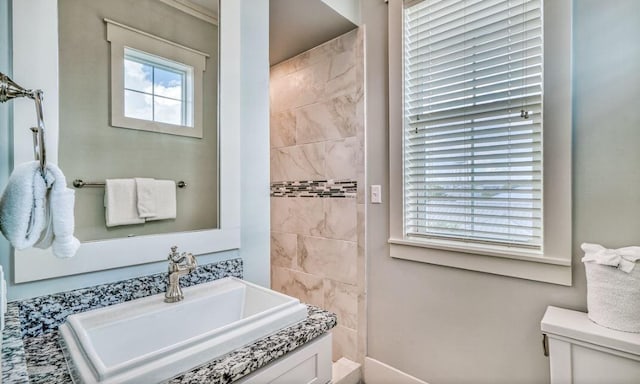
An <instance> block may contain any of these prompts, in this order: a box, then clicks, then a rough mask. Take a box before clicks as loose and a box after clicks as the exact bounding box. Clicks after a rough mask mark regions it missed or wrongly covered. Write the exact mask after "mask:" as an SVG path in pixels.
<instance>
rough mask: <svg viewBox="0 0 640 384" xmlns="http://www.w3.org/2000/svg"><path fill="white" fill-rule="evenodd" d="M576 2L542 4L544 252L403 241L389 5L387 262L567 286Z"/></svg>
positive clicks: (399, 96) (396, 61) (398, 59)
mask: <svg viewBox="0 0 640 384" xmlns="http://www.w3.org/2000/svg"><path fill="white" fill-rule="evenodd" d="M571 15H572V5H571V0H553V1H552V0H543V16H542V18H543V20H544V31H543V36H544V58H543V60H544V62H543V72H544V80H543V89H544V96H543V116H544V123H543V124H544V128H543V130H544V152H543V164H544V166H545V167H544V171H543V172H544V176H543V177H544V180H543V194H544V195H543V212H544V218H543V220H544V223H543V239H544V240H543V242H544V243H543V250H542V252H540V251H535V252H534V251H531V252H528V251H526V250H522V249H520V250H514V249H510V248H509V247H499V246H491V245H486V246H484V245H479V244H476V245H473V246H471V245H467V244H464V243H461V242H451V241H438V240H424V241H422V240H419V239H415V238H409V237H407V236H406V235H405V233H404V210H403V206H404V205H403V185H404V180H403V172H402V170H403V137H402V134H403V105H402V102H403V89H402V85H403V25H402V24H403V0H390V1H389V154H390V159H389V164H390V172H389V173H390V180H389V183H390V191H389V198H390V214H389V216H390V233H389V243H390V256H391V257H393V258H396V259H405V260H412V261H419V262H424V263H429V264H436V265H443V266H449V267H454V268H460V269H467V270H473V271H479V272H485V273H491V274H497V275H504V276H511V277H517V278H522V279H529V280H535V281H541V282H546V283H553V284H559V285H566V286H570V285H571V284H572V276H571V257H572V248H571V247H572V244H571V243H572V242H571V232H572V202H571V194H572V185H571V180H572V164H571V157H572V156H571V143H572V140H571V137H572V136H571V135H572V132H571V130H572V108H571V97H572V87H571V76H572V74H571V51H572V50H571V47H572V41H571V36H572V22H571Z"/></svg>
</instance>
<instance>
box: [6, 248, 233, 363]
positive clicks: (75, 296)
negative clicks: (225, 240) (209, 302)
mask: <svg viewBox="0 0 640 384" xmlns="http://www.w3.org/2000/svg"><path fill="white" fill-rule="evenodd" d="M227 276H234V277H237V278H240V279H241V278H242V259H239V258H238V259H231V260H225V261H221V262H217V263H211V264H206V265H202V266H198V268H197V269H196V270H195V271H193V272H191V273H189V274H188V275H186V276H183V277H182V278H180V283H181V286H182V287H190V286H192V285H196V284H201V283H206V282H209V281H213V280H217V279H221V278H223V277H227ZM167 279H168V275H167V273H157V274H155V275H150V276H143V277H137V278H133V279H129V280H124V281H120V282H117V283H109V284H103V285H98V286H95V287H90V288H82V289H77V290H74V291H69V292H61V293H56V294H53V295H48V296H41V297H36V298H33V299H26V300H20V301H16V302H15V305H17V307H18V309H19V312H20V326H21V331H22V337H36V336H40V335H42V334H46V333H50V332H53V331H56V330H57V329H58V327H59V326H60V325H61V324H62V323H64V321H65V320H66V318H67V316H69V315H73V314H75V313H80V312H84V311H87V310H90V309H96V308H102V307H106V306H109V305H114V304H119V303H123V302H125V301H130V300H134V299H139V298H141V297H146V296H150V295H155V294H158V293H162V292H165V289H166V286H167ZM3 361H4V360H3Z"/></svg>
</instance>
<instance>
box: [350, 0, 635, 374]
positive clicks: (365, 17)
mask: <svg viewBox="0 0 640 384" xmlns="http://www.w3.org/2000/svg"><path fill="white" fill-rule="evenodd" d="M361 6H362V9H361V15H362V22H363V24H364V25H365V27H366V31H367V36H366V44H367V45H366V52H367V59H366V60H367V62H366V65H367V96H368V97H367V108H366V109H367V177H368V183H369V184H382V185H383V191H384V193H383V199H384V201H385V203H383V204H381V205H369V206H368V208H367V209H368V210H367V226H366V228H367V241H368V243H367V247H368V251H369V254H368V279H369V280H368V282H369V283H368V297H369V301H368V306H369V310H368V327H369V329H368V355H369V356H370V357H372V358H374V359H377V360H380V361H382V362H384V363H386V364H389V365H391V366H393V367H395V368H398V369H400V370H402V371H405V372H407V373H409V374H411V375H414V376H416V377H418V378H420V379H423V380H425V381H427V382H430V383H436V384H445V383H544V382H548V380H549V373H548V372H549V368H548V358H546V357H544V356H543V355H542V348H541V343H540V341H541V334H540V326H539V323H540V319H541V317H542V315H543V313H544V310H545V308H546V306H547V305H556V306H561V307H565V308H572V309H579V310H586V281H585V277H584V267H583V266H582V264H581V262H580V258H581V257H582V254H581V251H580V249H579V245H580V244H581V243H582V242H585V241H591V242H599V243H602V244H604V245H606V246H609V247H620V246H625V245H638V244H640V212H639V210H640V188H639V187H640V166H639V165H640V151H639V150H638V143H640V114H638V113H637V104H638V100H640V45H639V44H638V43H637V36H640V2H639V1H636V0H616V1H613V2H602V1H599V0H576V1H574V5H573V6H574V11H573V21H574V51H573V59H574V79H573V87H574V100H573V108H574V111H573V112H574V122H573V135H574V159H573V169H574V171H573V182H574V191H573V209H574V217H573V242H574V244H573V262H574V271H573V279H574V285H573V287H561V286H556V285H550V284H543V283H537V282H532V281H526V280H520V279H515V278H509V277H501V276H495V275H488V274H483V273H478V272H471V271H464V270H458V269H453V268H448V267H441V266H434V265H428V264H423V263H416V262H410V261H404V260H395V259H391V258H390V257H389V249H388V246H387V243H386V239H387V238H388V234H389V228H388V225H389V224H388V223H389V215H388V210H389V206H388V204H387V202H388V200H389V199H388V190H389V184H388V180H389V173H388V172H389V171H388V135H387V121H388V118H387V113H388V111H387V100H386V96H385V95H386V94H387V92H386V79H387V53H386V46H387V32H386V30H387V6H386V4H385V3H384V1H383V0H372V1H369V0H367V1H362V2H361Z"/></svg>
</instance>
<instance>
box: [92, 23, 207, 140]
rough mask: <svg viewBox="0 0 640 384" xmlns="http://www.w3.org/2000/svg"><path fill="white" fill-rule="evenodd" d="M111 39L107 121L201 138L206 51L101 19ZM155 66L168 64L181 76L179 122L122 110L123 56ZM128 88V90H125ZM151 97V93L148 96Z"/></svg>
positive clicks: (113, 123)
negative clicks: (181, 111) (156, 118)
mask: <svg viewBox="0 0 640 384" xmlns="http://www.w3.org/2000/svg"><path fill="white" fill-rule="evenodd" d="M105 22H106V24H107V40H108V41H109V42H110V43H111V44H110V45H111V125H112V126H114V127H120V128H129V129H139V130H144V131H151V132H158V133H167V134H172V135H180V136H189V137H196V138H202V135H203V106H204V101H203V74H204V71H205V69H206V59H207V58H208V57H209V55H208V54H206V53H203V52H200V51H197V50H195V49H192V48H189V47H185V46H183V45H180V44H177V43H174V42H171V41H168V40H165V39H162V38H160V37H157V36H154V35H151V34H149V33H146V32H143V31H140V30H137V29H135V28H131V27H128V26H126V25H123V24H120V23H117V22H115V21H113V20H109V19H105ZM134 56H135V58H136V59H138V60H140V61H145V62H147V63H149V64H150V65H153V66H157V67H165V68H171V69H173V70H176V71H178V72H183V73H184V76H185V80H186V81H185V84H184V87H183V89H184V96H183V98H182V99H181V100H180V102H181V103H182V104H183V108H184V114H185V116H184V117H183V118H182V119H181V120H182V122H181V124H170V123H166V122H161V121H154V118H153V117H152V118H149V119H144V118H133V117H130V116H128V115H127V114H126V113H125V71H124V68H125V65H124V63H125V58H130V57H134ZM129 91H130V90H129ZM149 97H151V96H149Z"/></svg>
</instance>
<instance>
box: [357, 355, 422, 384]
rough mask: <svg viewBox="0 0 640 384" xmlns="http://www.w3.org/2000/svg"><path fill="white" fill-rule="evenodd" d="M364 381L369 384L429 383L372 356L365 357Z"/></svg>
mask: <svg viewBox="0 0 640 384" xmlns="http://www.w3.org/2000/svg"><path fill="white" fill-rule="evenodd" d="M364 382H365V383H367V384H389V383H394V384H428V383H427V382H426V381H422V380H420V379H418V378H416V377H413V376H411V375H409V374H406V373H404V372H402V371H401V370H399V369H396V368H394V367H392V366H390V365H387V364H385V363H383V362H380V361H378V360H376V359H372V358H370V357H365V358H364Z"/></svg>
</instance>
